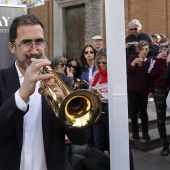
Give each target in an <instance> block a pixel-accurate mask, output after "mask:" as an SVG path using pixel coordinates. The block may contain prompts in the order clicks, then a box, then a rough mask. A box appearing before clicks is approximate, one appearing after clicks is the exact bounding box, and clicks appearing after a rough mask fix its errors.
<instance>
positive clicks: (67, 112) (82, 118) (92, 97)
mask: <svg viewBox="0 0 170 170" xmlns="http://www.w3.org/2000/svg"><path fill="white" fill-rule="evenodd" d="M101 112H102V105H101V101H100V99H99V97H98V96H97V95H96V94H95V93H93V92H91V91H88V90H78V91H74V92H72V93H70V94H69V95H68V96H67V97H66V98H65V99H64V101H63V102H62V103H61V106H60V109H59V112H58V116H59V119H60V121H61V123H62V124H63V126H65V127H66V128H67V129H70V130H77V131H80V130H84V129H87V128H89V127H91V126H92V125H93V124H95V123H96V122H97V121H98V119H99V118H100V116H101Z"/></svg>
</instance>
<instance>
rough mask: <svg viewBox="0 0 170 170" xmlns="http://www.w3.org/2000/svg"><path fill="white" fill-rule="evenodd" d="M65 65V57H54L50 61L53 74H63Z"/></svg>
mask: <svg viewBox="0 0 170 170" xmlns="http://www.w3.org/2000/svg"><path fill="white" fill-rule="evenodd" d="M66 64H67V59H66V58H65V57H62V56H60V57H58V56H56V57H54V58H53V59H52V68H53V69H54V71H55V72H58V73H63V74H65V69H66Z"/></svg>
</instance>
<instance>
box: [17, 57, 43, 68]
mask: <svg viewBox="0 0 170 170" xmlns="http://www.w3.org/2000/svg"><path fill="white" fill-rule="evenodd" d="M33 58H34V59H40V58H43V57H42V55H31V56H28V55H26V56H25V60H24V61H21V60H17V62H18V64H19V66H20V67H22V68H24V69H26V68H27V67H29V66H30V65H31V63H32V61H33V60H31V59H33Z"/></svg>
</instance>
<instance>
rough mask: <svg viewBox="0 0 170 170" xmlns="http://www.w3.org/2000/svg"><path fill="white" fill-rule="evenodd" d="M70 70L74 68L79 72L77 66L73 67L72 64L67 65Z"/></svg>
mask: <svg viewBox="0 0 170 170" xmlns="http://www.w3.org/2000/svg"><path fill="white" fill-rule="evenodd" d="M66 66H67V67H68V68H71V67H72V68H74V70H77V66H73V65H72V64H71V63H68V64H67V65H66Z"/></svg>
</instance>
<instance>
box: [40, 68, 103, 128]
mask: <svg viewBox="0 0 170 170" xmlns="http://www.w3.org/2000/svg"><path fill="white" fill-rule="evenodd" d="M40 74H51V75H52V77H51V78H50V79H49V80H41V86H40V88H39V90H38V91H39V93H40V94H43V93H44V88H48V90H49V92H50V93H51V96H46V100H47V102H48V103H49V105H50V106H51V108H52V109H53V111H54V113H55V115H56V117H58V118H59V120H60V122H61V124H62V125H63V126H64V127H66V128H67V129H70V130H74V131H80V130H84V129H87V128H89V127H91V126H92V125H94V124H95V123H96V122H97V121H98V120H99V118H100V116H101V113H102V104H101V101H100V99H99V97H98V96H97V95H96V94H95V93H94V92H91V91H88V90H83V89H81V90H77V91H72V90H71V89H70V88H69V87H68V86H67V85H66V84H65V83H64V82H63V81H62V80H61V78H60V77H59V76H58V75H57V74H56V73H55V71H54V70H53V69H52V68H51V66H44V67H42V68H41V69H40ZM51 80H53V83H51ZM56 86H58V87H59V88H61V90H62V92H63V93H64V95H65V96H66V97H65V99H64V100H63V101H62V102H61V101H60V100H59V99H58V98H57V96H56V94H55V92H54V90H53V89H54V87H56Z"/></svg>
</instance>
